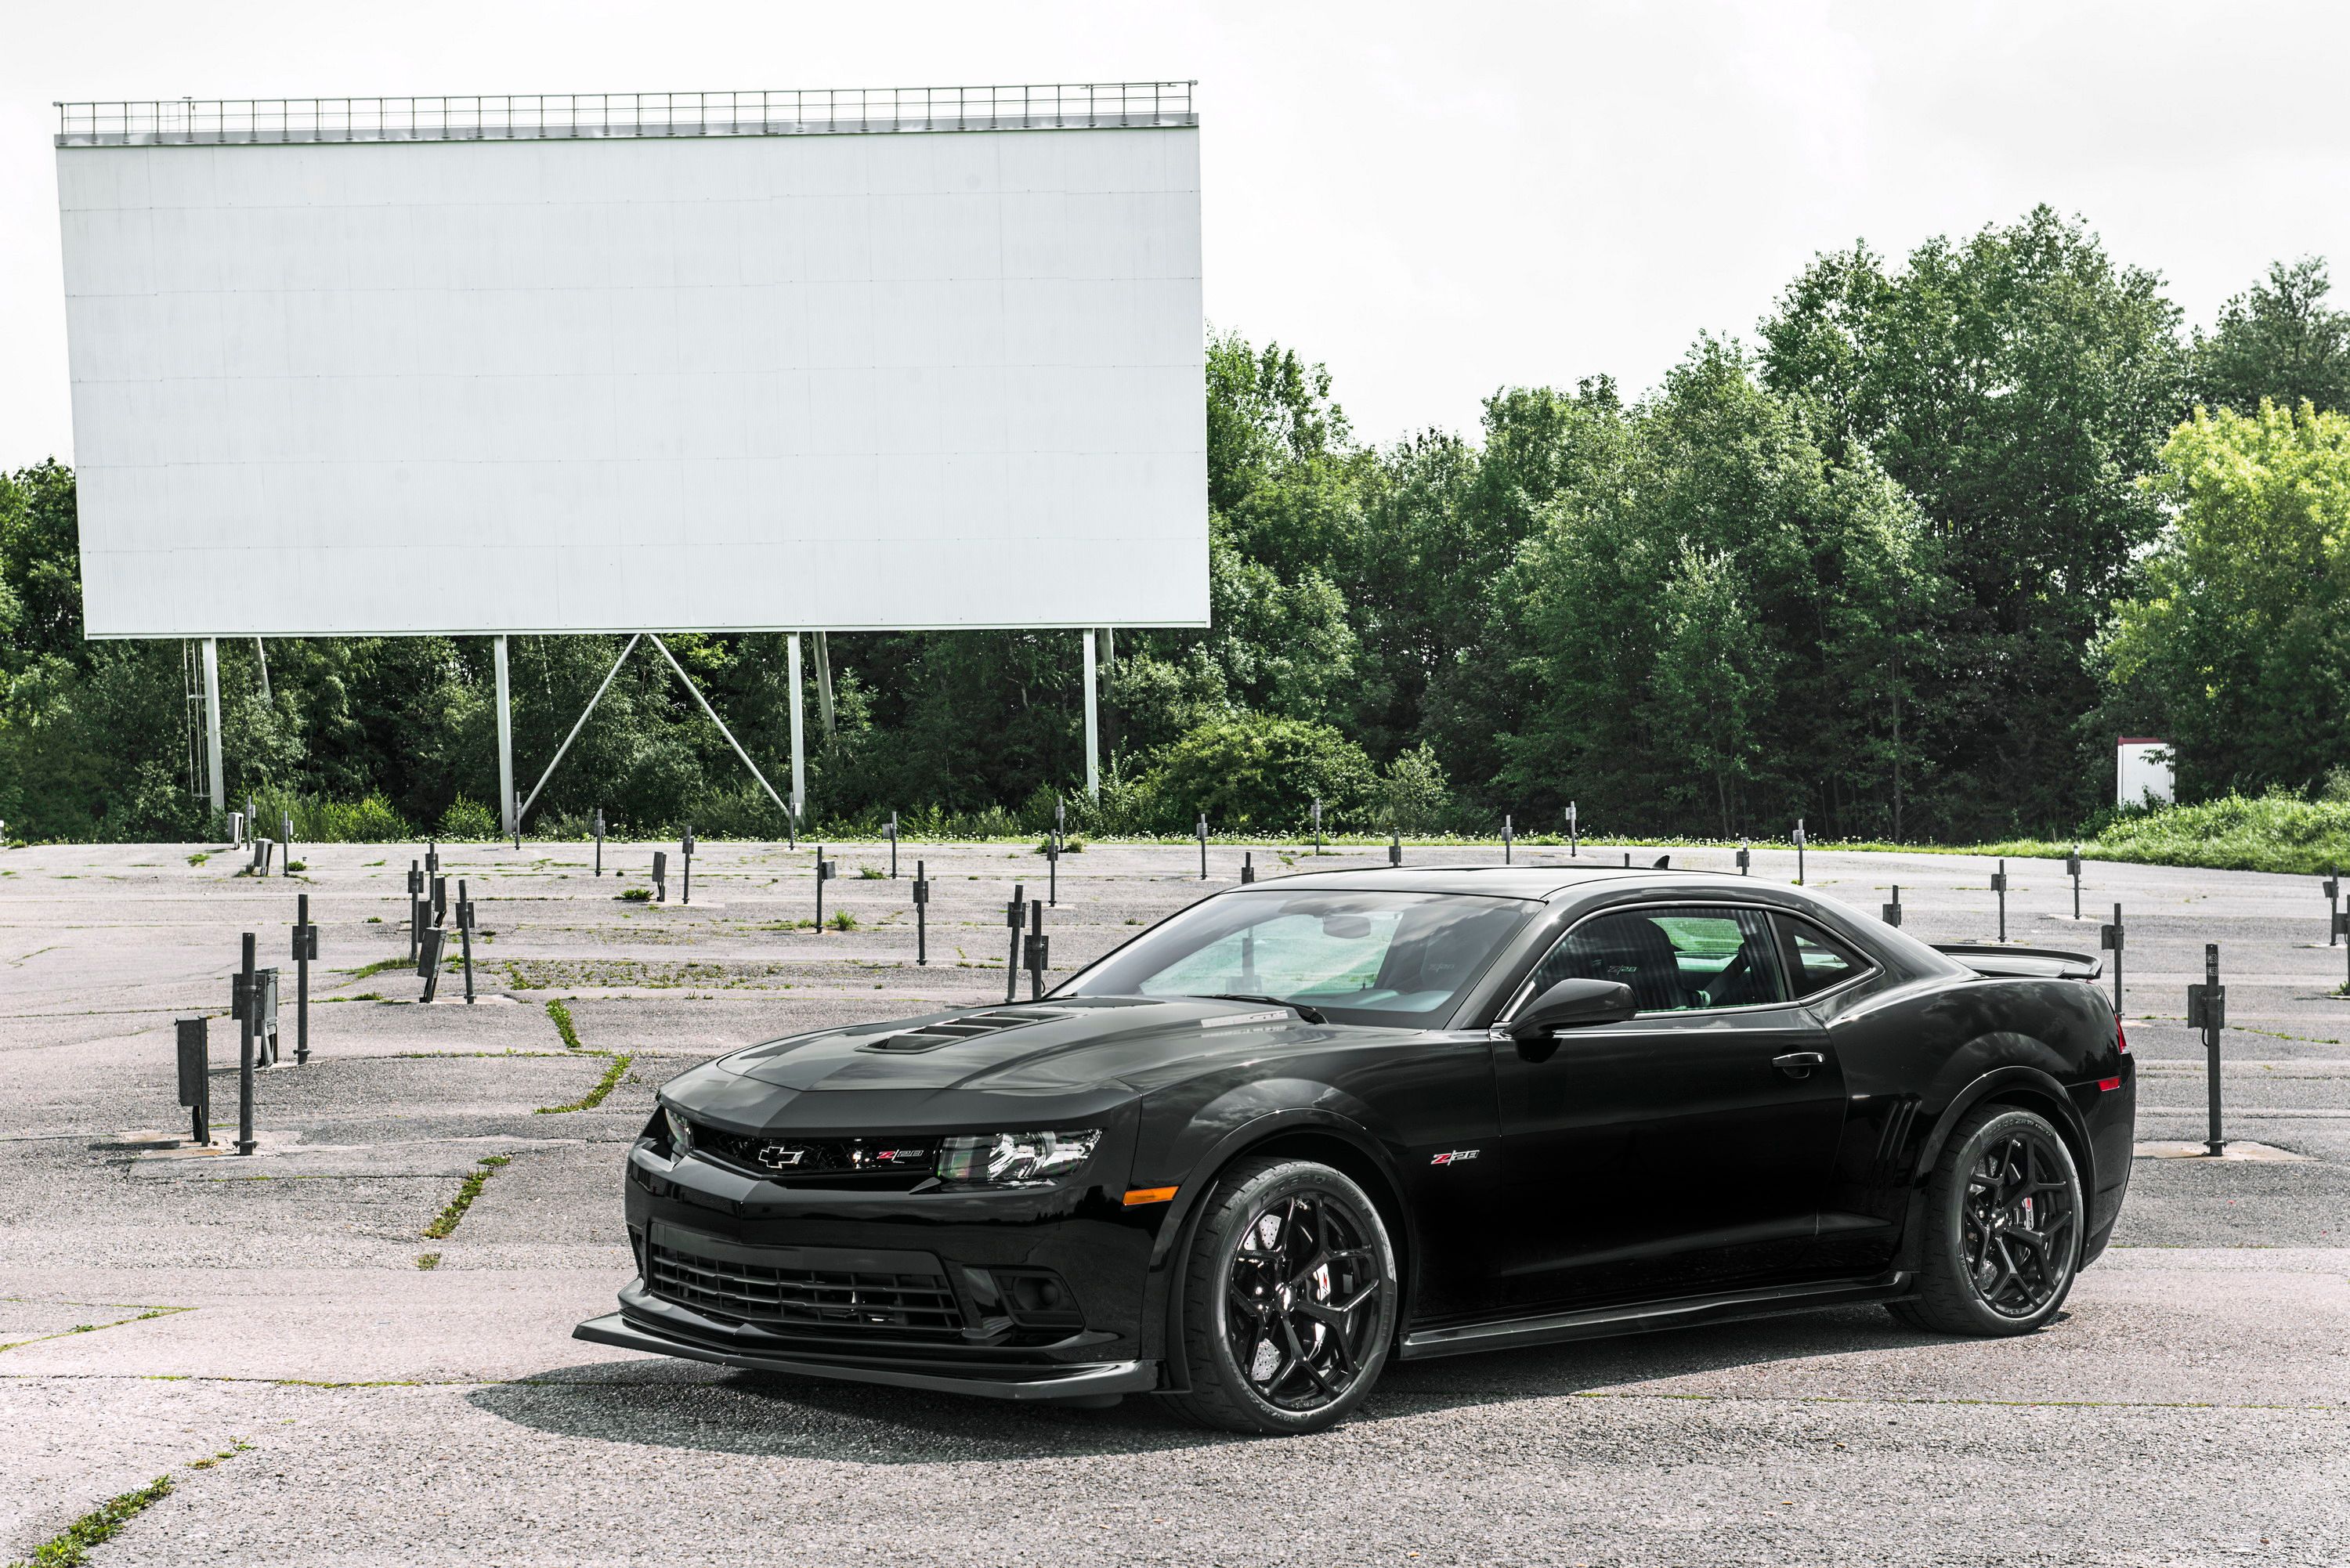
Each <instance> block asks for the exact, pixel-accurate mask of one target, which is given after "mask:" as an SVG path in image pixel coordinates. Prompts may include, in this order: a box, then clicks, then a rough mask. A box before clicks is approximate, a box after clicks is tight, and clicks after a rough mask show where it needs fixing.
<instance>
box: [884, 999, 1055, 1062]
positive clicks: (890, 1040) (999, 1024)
mask: <svg viewBox="0 0 2350 1568" xmlns="http://www.w3.org/2000/svg"><path fill="white" fill-rule="evenodd" d="M1070 1016H1071V1014H1070V1013H1068V1012H1065V1011H1063V1010H1062V1009H1060V1008H1056V1007H997V1008H991V1009H990V1010H989V1011H987V1012H974V1013H972V1015H971V1016H969V1017H968V1018H950V1019H947V1020H945V1021H944V1022H942V1023H925V1024H923V1025H922V1026H921V1027H920V1029H909V1030H908V1031H906V1033H903V1034H887V1035H884V1036H882V1037H881V1038H880V1039H879V1040H876V1041H873V1042H871V1043H870V1044H865V1045H860V1046H858V1050H860V1051H888V1052H890V1053H892V1054H911V1053H914V1052H918V1051H935V1050H937V1049H938V1048H939V1047H940V1046H941V1045H951V1044H954V1043H955V1042H956V1041H958V1040H971V1039H975V1038H977V1037H978V1036H980V1035H982V1034H1001V1033H1003V1031H1005V1030H1007V1029H1017V1028H1019V1027H1021V1026H1022V1025H1023V1024H1027V1023H1048V1022H1050V1021H1051V1020H1053V1019H1055V1018H1067V1017H1070Z"/></svg>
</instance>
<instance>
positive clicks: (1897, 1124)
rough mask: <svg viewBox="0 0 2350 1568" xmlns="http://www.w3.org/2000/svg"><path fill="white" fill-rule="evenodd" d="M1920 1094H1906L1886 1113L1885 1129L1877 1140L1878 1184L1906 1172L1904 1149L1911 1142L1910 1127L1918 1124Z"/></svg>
mask: <svg viewBox="0 0 2350 1568" xmlns="http://www.w3.org/2000/svg"><path fill="white" fill-rule="evenodd" d="M1917 1121H1918V1096H1915V1095H1904V1096H1901V1097H1900V1099H1899V1100H1898V1101H1897V1102H1895V1104H1894V1106H1893V1108H1892V1109H1891V1110H1889V1111H1887V1113H1886V1115H1885V1131H1884V1133H1883V1135H1882V1136H1880V1137H1878V1138H1877V1163H1876V1166H1875V1168H1874V1175H1875V1179H1876V1180H1877V1184H1878V1185H1880V1186H1881V1185H1883V1184H1885V1183H1887V1182H1890V1181H1892V1180H1893V1179H1896V1178H1897V1177H1898V1176H1899V1175H1901V1174H1903V1173H1904V1170H1903V1161H1902V1158H1901V1155H1902V1150H1903V1149H1904V1148H1905V1147H1908V1142H1909V1129H1910V1128H1911V1127H1914V1126H1916V1125H1917Z"/></svg>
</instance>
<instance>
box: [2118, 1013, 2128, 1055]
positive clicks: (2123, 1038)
mask: <svg viewBox="0 0 2350 1568" xmlns="http://www.w3.org/2000/svg"><path fill="white" fill-rule="evenodd" d="M2114 1044H2115V1045H2116V1046H2117V1047H2119V1048H2120V1052H2121V1054H2123V1055H2125V1056H2126V1055H2128V1054H2129V1036H2128V1035H2126V1034H2125V1033H2122V1021H2121V1020H2120V1019H2118V1018H2116V1019H2115V1020H2114Z"/></svg>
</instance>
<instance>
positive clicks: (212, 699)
mask: <svg viewBox="0 0 2350 1568" xmlns="http://www.w3.org/2000/svg"><path fill="white" fill-rule="evenodd" d="M204 782H205V784H208V785H209V786H210V787H211V790H212V797H213V815H215V816H218V815H222V814H223V813H224V812H226V811H227V810H228V778H227V775H226V774H224V772H223V771H222V768H221V705H220V639H218V638H215V637H208V638H206V639H204Z"/></svg>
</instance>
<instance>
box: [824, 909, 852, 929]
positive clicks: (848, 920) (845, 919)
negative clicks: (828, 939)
mask: <svg viewBox="0 0 2350 1568" xmlns="http://www.w3.org/2000/svg"><path fill="white" fill-rule="evenodd" d="M825 924H826V925H827V926H830V927H831V928H832V929H834V930H836V931H853V930H855V929H857V917H856V916H854V915H852V914H850V913H849V912H848V911H847V910H846V909H838V910H836V911H834V913H833V917H832V919H828V920H827V921H826V922H825Z"/></svg>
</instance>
